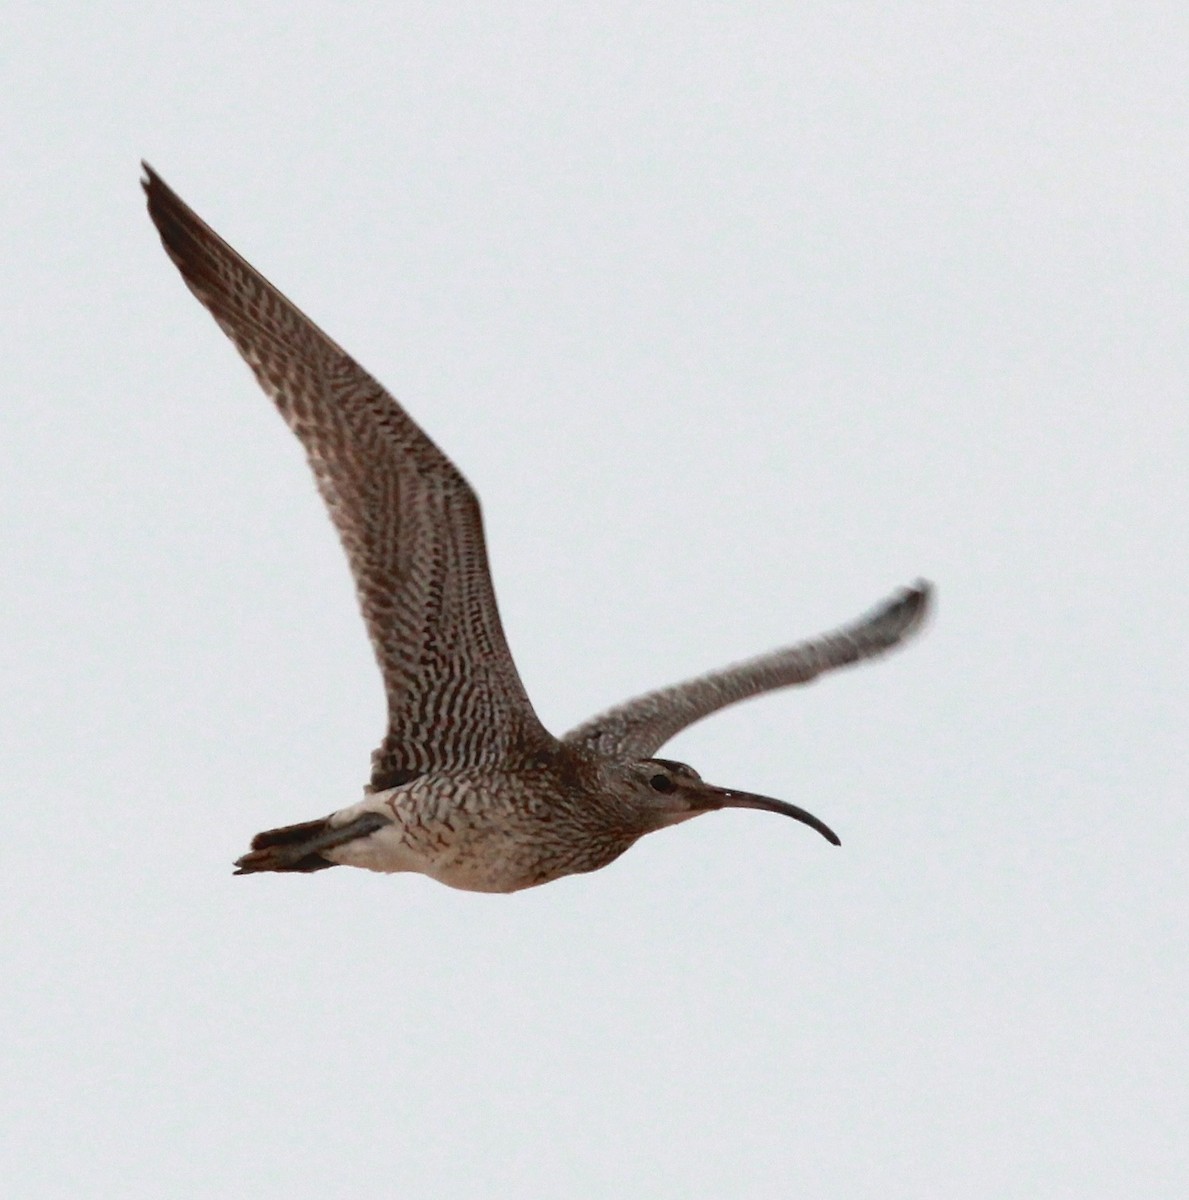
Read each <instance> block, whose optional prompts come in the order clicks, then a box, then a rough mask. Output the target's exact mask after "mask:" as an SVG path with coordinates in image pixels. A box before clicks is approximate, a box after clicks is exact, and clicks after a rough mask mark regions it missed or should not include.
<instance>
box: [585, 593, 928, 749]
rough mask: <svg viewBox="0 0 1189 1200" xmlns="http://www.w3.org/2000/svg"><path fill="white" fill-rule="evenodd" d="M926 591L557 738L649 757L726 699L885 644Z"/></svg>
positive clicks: (911, 622)
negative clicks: (820, 634)
mask: <svg viewBox="0 0 1189 1200" xmlns="http://www.w3.org/2000/svg"><path fill="white" fill-rule="evenodd" d="M931 594H932V588H931V586H930V585H929V584H927V583H925V582H923V581H922V582H919V583H917V584H915V585H914V586H913V587H911V588H905V589H904V590H903V591H902V592H900V593H899V594H898V595H896V596H894V597H893V598H892V599H891V600H889V601H887V602H886V603H885V604H882V605H881V606H880V607H879V608H877V609H875V610H874V611H872V612H870V613H868V614H867V616H865V617H861V618H860V619H859V620H858V621H855V622H853V623H852V624H850V625H844V626H843V627H842V628H841V629H836V630H835V631H834V632H833V633H827V634H823V635H822V636H821V637H817V638H812V639H811V640H809V641H807V642H800V643H798V644H797V645H795V646H789V647H787V648H786V649H784V650H775V651H773V652H772V653H771V654H763V655H761V656H760V657H759V658H752V659H749V660H748V661H747V662H742V663H737V664H735V665H734V666H731V667H725V668H723V669H722V670H721V671H712V672H711V673H710V674H708V675H702V676H699V677H698V678H697V679H690V680H687V681H686V682H685V683H678V684H674V685H673V686H672V687H667V688H661V689H660V690H659V691H655V692H649V693H648V694H647V695H644V696H639V697H637V698H636V699H635V700H629V701H628V702H627V703H626V704H621V705H619V706H618V707H617V708H612V709H609V710H608V711H607V712H605V713H602V714H600V715H599V716H597V717H594V718H592V719H591V720H589V721H586V722H584V723H583V724H582V725H579V726H578V728H577V729H573V730H571V731H570V732H569V733H568V734H566V736H565V738H563V739H562V740H563V741H564V742H566V743H567V744H568V745H580V746H585V747H587V748H588V749H591V750H597V751H599V752H600V753H602V754H609V755H612V756H614V757H617V758H649V757H651V756H652V755H653V754H655V753H656V752H657V751H658V750H659V749H660V748H661V747H662V746H663V745H664V744H665V743H666V742H667V741H668V740H669V739H670V738H671V737H674V736H675V735H676V734H678V733H680V732H681V730H683V729H685V728H686V726H688V725H692V724H693V723H694V722H695V721H700V720H701V719H702V718H703V717H708V716H709V715H710V714H711V713H714V712H717V711H718V710H719V709H720V708H726V706H727V705H728V704H735V703H736V702H737V701H739V700H746V699H747V698H748V697H749V696H758V695H760V693H762V692H770V691H773V690H774V689H776V688H783V687H791V686H792V685H793V684H795V683H809V682H810V680H813V679H816V678H817V677H818V676H819V675H821V674H824V673H825V672H826V671H832V670H834V669H835V668H836V667H845V666H847V665H848V664H850V663H856V662H860V661H862V660H863V659H865V658H872V657H874V656H875V655H877V654H882V653H883V652H884V651H885V650H890V649H891V648H892V647H893V646H895V645H897V644H898V643H900V642H902V641H903V640H904V639H905V638H906V637H908V636H909V635H910V634H912V633H915V632H916V630H918V629H919V628H920V626H921V624H922V622H923V621H924V619H925V614H926V612H927V611H928V608H929V600H930V596H931Z"/></svg>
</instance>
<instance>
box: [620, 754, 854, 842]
mask: <svg viewBox="0 0 1189 1200" xmlns="http://www.w3.org/2000/svg"><path fill="white" fill-rule="evenodd" d="M619 770H620V771H621V772H622V776H621V778H620V780H618V781H617V782H618V783H619V789H622V790H623V791H624V792H627V793H628V796H627V797H625V798H630V801H631V803H632V805H633V807H638V808H639V809H640V810H641V811H642V812H643V813H644V815H645V817H646V820H647V823H648V825H649V827H650V828H651V829H664V828H666V827H667V826H669V825H676V824H678V823H679V822H681V821H688V820H689V819H690V817H697V816H700V815H701V814H702V813H707V812H716V811H717V810H718V809H720V808H759V809H763V811H764V812H774V813H781V814H782V815H784V816H786V817H792V818H793V819H794V820H795V821H801V822H802V823H803V824H805V825H808V826H810V828H812V829H816V830H817V831H818V833H820V834H821V835H822V837H824V838H825V839H826V840H827V841H829V842H833V843H834V845H835V846H840V845H841V844H842V843H841V842H840V841H839V839H838V835H837V834H836V833H835V832H834V831H833V830H832V829H830V827H829V826H828V825H825V824H824V823H823V822H821V821H819V820H818V819H817V817H815V816H813V815H812V814H811V813H807V812H806V811H805V810H804V809H803V808H798V807H797V806H796V805H795V804H787V803H785V801H783V800H773V799H771V798H770V797H768V796H756V795H753V794H752V793H751V792H738V791H736V790H735V789H734V788H721V787H715V786H714V785H713V784H709V783H706V782H705V780H703V779H702V777H701V776H700V775H699V774H698V773H697V771H695V770H694V769H693V767H687V766H686V765H685V763H679V762H673V761H672V760H671V759H668V758H642V759H637V760H636V761H634V762H629V763H623V764H619ZM619 789H617V790H619Z"/></svg>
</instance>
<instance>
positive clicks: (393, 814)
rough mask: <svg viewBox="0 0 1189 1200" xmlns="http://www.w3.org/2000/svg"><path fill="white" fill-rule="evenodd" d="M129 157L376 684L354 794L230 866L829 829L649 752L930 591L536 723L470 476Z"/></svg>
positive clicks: (439, 856)
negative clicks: (288, 477)
mask: <svg viewBox="0 0 1189 1200" xmlns="http://www.w3.org/2000/svg"><path fill="white" fill-rule="evenodd" d="M145 170H146V174H147V179H146V181H145V184H144V186H145V191H146V193H147V195H148V201H149V213H150V215H151V216H152V219H153V221H154V223H155V224H156V226H157V229H158V232H159V233H160V235H161V240H162V242H163V244H164V245H165V248H166V250H167V251H168V252H169V255H170V257H171V258H172V259H173V261H174V263H175V264H176V265H177V267H178V269H179V270H180V271H181V273H182V276H183V278H184V279H185V280H186V282H187V284H188V285H189V286H190V288H191V290H192V291H193V292H194V293H195V295H196V296H197V297H198V298H199V300H201V301H202V303H203V304H204V305H205V306H206V307H207V308H208V309H209V310H210V311H211V313H212V315H213V316H214V317H215V319H216V321H218V323H219V325H220V326H221V327H222V328H223V330H224V332H225V333H227V334H228V336H229V337H230V338H231V339H232V340H233V341H234V342H235V344H236V347H237V349H238V350H239V351H240V353H241V354H242V355H243V357H244V358H245V359H246V360H247V362H248V364H249V365H250V366H251V367H252V369H253V370H254V371H255V373H256V376H257V379H258V381H259V382H260V384H261V386H262V387H263V388H264V390H265V391H266V392H267V393H268V394H269V395H270V396H271V397H272V399H273V401H274V402H275V404H276V405H277V408H278V409H279V410H280V412H281V414H282V416H284V418H285V420H286V421H287V422H288V424H289V426H290V428H291V429H292V430H293V432H294V433H295V434H296V435H297V437H298V438H299V439H300V440H301V442H302V444H303V445H304V446H305V449H306V452H307V455H308V457H309V461H310V465H311V467H312V469H313V472H314V476H315V479H316V481H317V483H318V488H319V490H320V491H321V493H322V496H323V499H324V500H325V501H326V504H327V507H328V508H329V510H330V514H331V517H332V519H333V520H334V523H335V526H336V528H337V529H338V533H339V537H340V539H341V540H342V543H343V546H344V549H345V550H346V553H347V557H348V561H349V562H350V565H351V569H352V573H353V575H354V577H355V582H356V588H357V591H358V594H359V598H360V605H361V608H362V610H363V616H364V621H365V624H366V625H367V628H368V632H369V634H370V636H371V640H372V645H373V648H374V650H375V653H376V658H377V661H378V662H379V665H380V669H381V673H382V675H383V677H384V683H385V689H386V692H387V696H388V712H389V722H388V731H387V733H386V735H385V738H384V740H383V742H382V743H381V745H380V747H379V748H378V749H377V750H376V751H375V753H374V754H373V756H372V777H371V781H370V783H369V784H368V786H367V787H366V789H365V792H364V797H363V799H362V800H361V801H360V802H359V803H357V804H354V805H351V806H349V807H346V808H343V809H340V810H338V811H337V812H334V813H332V814H331V815H330V816H328V817H325V818H321V819H318V820H315V821H307V822H303V823H301V824H298V825H290V826H286V827H284V828H282V829H274V830H269V831H266V832H264V833H261V834H257V836H256V837H255V838H254V839H253V842H252V849H251V851H249V853H247V854H245V855H244V856H243V857H242V858H240V859H239V861H238V862H237V864H236V866H237V868H238V873H241V874H250V873H254V872H260V871H282V872H294V871H296V872H309V871H317V870H321V869H323V868H325V867H331V866H339V865H343V866H357V867H364V868H367V869H369V870H373V871H385V872H396V871H417V872H420V873H422V874H424V875H428V876H430V877H431V878H433V879H437V880H439V881H440V882H442V883H445V884H449V885H450V886H452V887H457V888H463V889H466V890H469V891H479V892H513V891H518V890H520V889H521V888H526V887H532V886H535V885H537V884H541V883H547V882H549V881H550V880H553V879H557V878H560V877H561V876H564V875H570V874H576V873H579V872H584V871H593V870H597V869H598V868H600V867H603V866H606V865H607V864H608V863H610V862H611V861H613V860H614V859H616V858H618V857H619V855H620V854H622V853H623V852H624V851H625V850H626V849H628V847H629V846H631V845H632V844H633V842H635V841H636V840H637V839H638V838H640V837H641V836H643V835H644V834H646V833H651V832H653V831H655V830H658V829H662V828H664V827H666V826H668V825H673V824H677V823H678V822H680V821H684V820H688V819H689V818H690V817H694V816H698V815H700V814H701V813H705V812H710V811H714V810H717V809H721V808H757V809H763V810H766V811H770V812H779V813H782V814H784V815H786V816H790V817H794V818H795V819H797V820H799V821H802V822H804V823H806V824H808V825H810V826H811V827H813V828H814V829H816V830H818V832H819V833H821V834H823V836H825V837H827V838H828V839H829V840H830V841H832V842H835V843H837V841H838V839H837V837H836V836H835V835H834V834H833V833H832V832H831V831H830V830H829V829H828V828H827V827H826V826H825V825H823V824H822V823H821V822H820V821H819V820H818V819H817V818H816V817H813V816H811V815H810V814H809V813H807V812H805V811H804V810H803V809H800V808H797V807H796V806H794V805H791V804H787V803H785V802H783V801H780V800H772V799H769V798H767V797H764V796H756V795H753V794H751V793H748V792H738V791H734V790H732V789H728V788H719V787H714V786H712V785H710V784H707V783H705V782H704V781H703V780H702V779H701V778H700V777H699V776H698V775H697V773H696V772H695V771H694V770H693V769H692V768H690V767H687V766H685V765H683V764H681V763H675V762H672V761H670V760H668V759H661V758H656V757H655V754H656V751H657V750H659V749H660V747H661V746H662V745H663V744H664V743H665V742H666V741H668V740H669V738H671V737H673V736H674V735H675V734H676V733H678V732H679V731H680V730H681V729H684V728H685V727H686V726H688V725H690V724H692V723H693V722H694V721H697V720H700V719H701V718H702V717H705V716H708V715H709V714H710V713H712V712H715V711H717V710H718V709H720V708H722V707H724V706H725V705H728V704H732V703H735V702H736V701H739V700H742V699H745V698H747V697H748V696H754V695H758V694H760V693H762V692H766V691H770V690H772V689H774V688H780V687H788V686H791V685H793V684H799V683H807V682H809V681H810V680H812V679H814V678H816V677H817V676H818V675H820V674H822V673H823V672H826V671H829V670H833V669H835V668H837V667H840V666H844V665H846V664H849V663H853V662H858V661H860V660H861V659H864V658H868V657H871V656H872V655H875V654H879V653H882V652H883V651H885V650H887V649H890V648H891V647H892V646H894V645H897V644H898V643H899V642H901V641H902V640H903V639H904V638H905V637H906V636H908V635H909V634H910V633H912V632H913V631H914V630H916V629H917V628H919V626H920V624H921V622H922V621H923V619H924V615H925V612H926V610H927V607H928V601H929V595H930V590H929V588H928V586H927V585H925V584H918V585H915V586H914V587H912V588H908V589H905V590H904V591H902V592H901V593H900V594H899V595H898V596H896V597H894V598H893V599H892V600H891V601H889V602H887V603H886V604H884V605H883V606H881V607H880V608H879V609H877V610H876V611H874V612H872V613H871V614H869V615H868V616H867V617H864V618H862V619H860V620H859V621H857V622H854V623H852V624H851V625H849V626H845V627H843V628H842V629H839V630H838V631H836V632H834V633H832V634H826V635H823V636H821V637H819V638H816V639H813V640H810V641H807V642H802V643H800V644H798V645H795V646H791V647H788V648H786V649H784V650H780V651H776V652H774V653H771V654H767V655H763V656H761V657H759V658H756V659H752V660H750V661H748V662H744V663H741V664H738V665H736V666H733V667H727V668H725V669H723V670H721V671H716V672H712V673H711V674H708V675H704V676H701V677H699V678H697V679H693V680H690V681H688V682H686V683H683V684H678V685H675V686H673V687H670V688H664V689H661V690H658V691H656V692H651V693H649V694H647V695H645V696H642V697H639V698H637V699H634V700H630V701H628V702H627V703H625V704H621V705H619V706H617V707H616V708H613V709H611V710H609V711H608V712H606V713H603V714H601V715H600V716H599V717H596V718H593V719H592V720H590V721H588V722H586V723H585V724H583V725H581V726H579V727H578V728H577V729H575V730H572V731H571V732H570V733H569V734H567V735H566V736H565V737H564V738H560V739H559V738H556V737H554V736H553V735H552V734H550V733H549V732H548V731H547V730H545V729H544V727H543V726H542V725H541V723H540V721H539V720H538V719H537V716H536V713H535V712H534V710H533V707H532V705H531V703H530V702H529V699H528V697H527V695H526V694H525V692H524V688H523V686H522V684H521V682H520V677H519V675H518V673H517V671H516V667H515V664H514V662H513V661H512V657H511V654H510V652H509V650H508V647H507V644H506V642H505V640H504V634H503V629H502V627H501V625H500V619H499V612H498V609H497V608H496V603H495V594H494V591H493V589H492V584H491V577H490V573H489V570H488V566H487V556H486V549H485V546H484V541H483V527H482V521H481V518H480V513H479V503H478V500H477V498H476V496H475V494H474V492H473V491H472V490H471V488H470V486H469V485H468V484H467V482H466V480H465V479H463V477H462V476H461V475H460V474H459V472H458V471H457V469H456V468H455V467H454V465H453V464H452V463H451V462H450V460H449V459H448V458H446V456H445V455H444V454H442V452H441V451H440V450H439V449H438V448H437V447H436V446H435V445H434V444H433V443H432V442H431V441H430V440H429V438H427V437H426V436H425V434H424V433H422V431H421V430H420V429H419V428H418V427H417V426H416V425H415V424H414V423H413V421H412V420H411V419H410V418H409V416H408V414H407V413H406V412H405V411H404V409H403V408H402V407H401V406H400V405H399V404H398V403H397V402H396V400H394V399H393V397H392V396H390V395H389V394H388V393H387V392H386V391H385V390H384V389H383V388H382V387H381V386H380V384H379V383H377V382H376V381H375V380H374V379H373V378H372V377H371V376H370V375H368V374H367V373H366V372H365V371H364V370H363V369H362V368H361V367H360V366H359V365H358V364H357V363H356V362H355V361H354V360H353V359H352V358H351V357H350V356H349V355H348V354H347V353H346V352H345V351H344V350H343V349H342V348H341V347H340V346H338V345H337V344H336V343H334V342H333V341H331V340H330V339H329V338H328V337H327V336H326V335H325V334H324V333H322V331H321V330H320V329H318V327H317V326H316V325H314V323H313V322H312V321H310V320H309V318H307V317H305V316H304V315H303V314H302V313H301V312H300V311H299V310H298V309H297V308H296V307H294V306H293V305H292V304H291V303H290V302H289V301H288V300H287V299H286V298H285V297H284V296H283V295H281V293H280V292H278V291H277V290H276V289H275V288H274V287H273V286H272V285H271V284H270V283H268V281H267V280H266V279H264V277H263V276H261V275H260V274H259V273H258V272H257V271H256V270H255V269H254V268H253V267H251V266H250V265H249V264H248V263H247V262H246V261H245V260H244V259H243V258H241V257H240V256H239V255H238V254H237V253H236V252H235V251H234V250H233V249H232V248H231V247H230V246H228V245H227V243H226V242H224V241H223V240H222V239H221V238H220V237H219V236H218V235H217V234H215V233H214V231H213V230H211V229H210V228H209V227H208V226H207V225H205V224H204V223H203V222H202V221H201V220H200V219H199V218H198V217H197V215H196V214H195V213H194V212H193V211H192V210H191V209H189V208H188V207H187V206H186V205H185V204H184V203H183V202H182V201H181V199H180V198H179V197H178V196H177V195H176V194H175V193H174V192H172V191H171V190H170V189H169V188H168V187H167V186H166V185H165V184H164V183H163V182H162V180H161V179H160V177H159V176H157V175H156V174H155V173H154V172H153V171H152V170H151V169H150V168H148V167H147V166H146V168H145Z"/></svg>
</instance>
